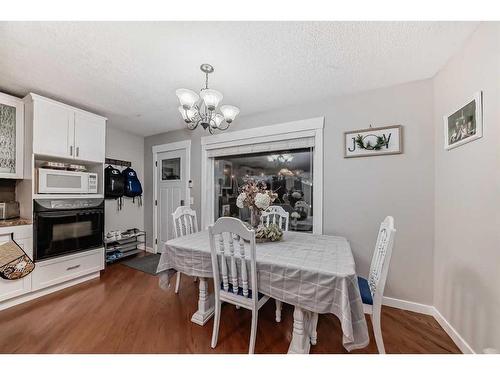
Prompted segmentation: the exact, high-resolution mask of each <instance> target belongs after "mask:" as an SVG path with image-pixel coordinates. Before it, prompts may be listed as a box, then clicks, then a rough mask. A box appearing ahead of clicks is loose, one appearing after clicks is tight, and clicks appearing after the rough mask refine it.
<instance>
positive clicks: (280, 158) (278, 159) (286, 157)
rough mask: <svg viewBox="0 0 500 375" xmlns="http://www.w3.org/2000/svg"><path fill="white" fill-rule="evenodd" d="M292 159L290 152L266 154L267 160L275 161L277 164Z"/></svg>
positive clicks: (288, 161) (285, 162)
mask: <svg viewBox="0 0 500 375" xmlns="http://www.w3.org/2000/svg"><path fill="white" fill-rule="evenodd" d="M292 160H293V155H292V154H273V155H268V156H267V161H270V162H276V163H277V164H287V163H290V162H291V161H292Z"/></svg>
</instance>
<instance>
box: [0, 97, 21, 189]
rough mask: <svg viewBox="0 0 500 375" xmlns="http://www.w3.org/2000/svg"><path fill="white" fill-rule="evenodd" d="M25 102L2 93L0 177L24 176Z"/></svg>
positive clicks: (0, 107) (0, 101) (0, 108)
mask: <svg viewBox="0 0 500 375" xmlns="http://www.w3.org/2000/svg"><path fill="white" fill-rule="evenodd" d="M23 148H24V103H23V101H22V100H21V99H19V98H16V97H14V96H10V95H6V94H2V93H0V178H16V179H21V178H23V167H24V165H23V157H24V152H23Z"/></svg>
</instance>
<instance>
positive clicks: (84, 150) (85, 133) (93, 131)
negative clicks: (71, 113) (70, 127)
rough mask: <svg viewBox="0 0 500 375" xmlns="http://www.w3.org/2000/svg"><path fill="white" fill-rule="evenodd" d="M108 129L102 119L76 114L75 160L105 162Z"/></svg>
mask: <svg viewBox="0 0 500 375" xmlns="http://www.w3.org/2000/svg"><path fill="white" fill-rule="evenodd" d="M105 139H106V127H105V126H103V121H102V119H101V118H100V117H95V116H89V115H87V114H82V113H76V114H75V158H77V159H83V160H90V161H97V162H104V159H105V148H106V144H105Z"/></svg>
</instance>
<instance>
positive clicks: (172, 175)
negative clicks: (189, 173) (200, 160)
mask: <svg viewBox="0 0 500 375" xmlns="http://www.w3.org/2000/svg"><path fill="white" fill-rule="evenodd" d="M161 179H162V180H164V181H165V180H180V179H181V158H175V159H164V160H162V161H161Z"/></svg>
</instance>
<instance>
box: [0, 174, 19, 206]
mask: <svg viewBox="0 0 500 375" xmlns="http://www.w3.org/2000/svg"><path fill="white" fill-rule="evenodd" d="M15 200H16V180H10V179H2V178H0V202H2V201H15Z"/></svg>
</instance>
